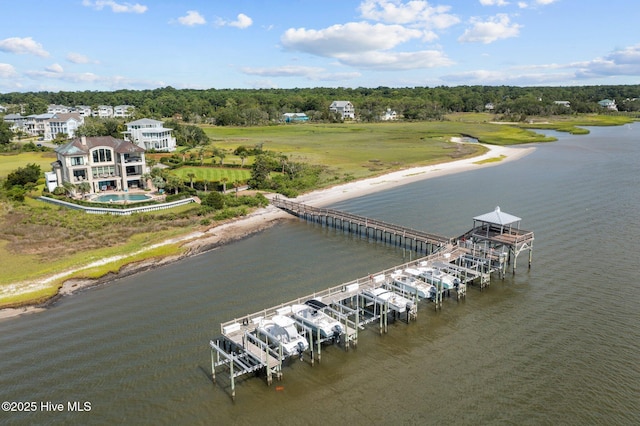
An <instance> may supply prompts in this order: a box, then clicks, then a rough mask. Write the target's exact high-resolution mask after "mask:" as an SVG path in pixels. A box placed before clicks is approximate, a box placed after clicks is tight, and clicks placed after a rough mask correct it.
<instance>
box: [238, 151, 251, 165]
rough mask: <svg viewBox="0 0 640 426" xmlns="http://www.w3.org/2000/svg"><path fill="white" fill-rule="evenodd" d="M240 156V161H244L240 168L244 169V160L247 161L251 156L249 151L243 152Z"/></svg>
mask: <svg viewBox="0 0 640 426" xmlns="http://www.w3.org/2000/svg"><path fill="white" fill-rule="evenodd" d="M238 156H239V157H240V160H241V161H242V163H241V164H240V168H243V167H244V160H246V159H247V157H248V156H249V154H247V151H242V152H241V153H240V154H238Z"/></svg>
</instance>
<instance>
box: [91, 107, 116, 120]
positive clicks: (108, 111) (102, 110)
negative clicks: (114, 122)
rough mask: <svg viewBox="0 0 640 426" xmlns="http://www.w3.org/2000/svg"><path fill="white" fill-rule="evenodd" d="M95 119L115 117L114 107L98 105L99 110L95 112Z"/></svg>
mask: <svg viewBox="0 0 640 426" xmlns="http://www.w3.org/2000/svg"><path fill="white" fill-rule="evenodd" d="M93 116H94V117H100V118H111V117H113V107H112V106H111V105H98V109H96V110H95V111H93Z"/></svg>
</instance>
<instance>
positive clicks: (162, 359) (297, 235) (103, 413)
mask: <svg viewBox="0 0 640 426" xmlns="http://www.w3.org/2000/svg"><path fill="white" fill-rule="evenodd" d="M497 205H499V206H500V207H501V209H502V211H505V212H508V213H511V214H514V215H516V216H519V217H521V218H523V221H522V228H524V229H528V230H533V231H535V235H536V241H535V243H534V252H533V267H532V269H531V270H528V269H527V268H526V255H523V256H522V257H521V259H519V260H520V261H519V263H518V265H519V269H518V271H517V272H516V274H515V276H511V275H509V276H507V278H506V279H505V280H504V281H501V280H498V279H497V278H496V279H494V280H493V281H492V284H491V286H490V287H489V288H488V289H487V290H486V291H483V292H480V291H478V290H477V289H471V290H470V292H469V293H468V295H467V299H466V301H463V302H460V303H457V302H456V301H455V300H445V306H444V309H443V310H442V311H441V312H437V313H436V312H434V311H432V310H431V309H429V308H427V307H426V306H425V305H421V310H420V312H419V318H418V321H417V322H415V323H412V324H411V325H407V324H405V323H396V324H393V325H392V326H391V327H390V330H389V333H388V334H387V335H384V336H382V337H381V336H379V335H378V334H377V332H376V331H375V330H374V328H371V329H369V330H367V331H364V332H362V333H361V334H360V339H359V345H358V348H357V349H356V350H351V351H349V352H344V351H343V350H342V349H340V348H338V347H329V348H327V349H326V350H324V351H323V357H322V363H321V364H316V365H315V366H314V367H311V366H310V365H309V364H308V363H306V362H299V361H295V362H292V363H291V365H290V366H288V367H287V368H286V369H285V371H284V380H283V381H282V382H280V383H278V385H280V386H282V387H283V388H284V389H283V390H280V391H277V390H276V388H275V386H272V387H267V385H266V384H265V381H264V380H262V379H259V378H247V379H245V380H241V381H240V382H239V383H238V384H237V400H236V402H235V403H233V402H232V401H231V399H230V398H229V395H228V388H226V387H225V383H219V384H217V385H214V384H212V383H211V381H210V380H209V378H208V375H209V374H210V368H211V367H210V365H211V364H210V352H209V350H208V345H207V343H208V340H209V339H210V338H212V337H214V336H217V335H218V334H219V331H220V330H219V325H220V323H221V322H223V321H227V320H229V319H232V318H234V316H239V315H243V314H246V313H250V312H255V311H258V310H260V309H262V308H265V307H269V306H271V305H274V304H277V303H280V302H283V301H286V300H290V299H292V298H294V297H298V296H303V295H306V294H309V293H311V292H313V291H315V290H321V289H324V288H326V287H329V286H333V285H338V284H340V283H342V282H345V281H349V280H351V279H354V278H357V277H360V276H364V275H367V274H368V273H370V272H375V271H378V270H381V269H383V268H387V267H390V266H392V265H395V264H398V263H401V262H402V261H403V256H404V255H405V254H406V253H403V251H402V250H399V249H396V248H393V247H387V246H384V245H380V244H375V243H370V242H367V241H365V240H362V239H359V238H357V237H353V236H348V235H343V234H341V233H339V232H336V231H334V230H331V229H325V228H322V227H320V226H315V225H311V224H307V223H304V222H300V221H298V220H292V221H291V222H287V223H285V224H282V225H279V226H277V227H274V228H272V229H270V230H268V231H266V232H264V233H261V234H259V235H257V236H254V237H251V238H249V239H246V240H243V241H240V242H237V243H234V244H231V245H228V246H226V247H223V248H220V249H218V250H216V251H212V252H210V253H206V254H203V255H201V256H198V257H194V258H191V259H187V260H184V261H182V262H180V263H178V264H174V265H170V266H167V267H163V268H160V269H157V270H154V271H149V272H146V273H143V274H139V275H136V276H134V277H129V278H126V279H121V280H117V281H115V282H113V283H111V284H109V285H105V286H102V287H98V288H93V289H90V290H86V291H83V292H82V293H80V294H76V295H74V296H71V297H67V298H64V299H63V300H62V301H61V302H59V303H58V304H56V305H55V306H54V307H52V308H51V309H49V310H47V311H46V312H43V313H39V314H34V315H28V316H24V317H21V318H15V319H9V320H4V321H1V322H0V396H1V397H0V400H2V401H5V400H7V401H36V402H38V404H40V402H46V401H51V402H53V403H63V404H65V412H62V413H60V412H42V411H40V410H39V412H37V413H30V414H15V413H4V412H3V413H0V423H7V424H34V423H37V424H54V423H55V424H65V423H66V424H114V423H124V424H221V425H225V424H240V425H244V424H246V425H255V424H269V425H270V424H280V425H299V424H323V425H324V424H347V423H350V424H353V425H360V424H367V425H369V424H439V425H441V424H468V425H478V424H518V425H519V424H534V425H538V424H546V425H555V424H575V425H585V424H602V425H612V424H621V425H626V424H629V425H631V424H639V423H640V352H639V350H640V308H639V305H640V289H639V284H638V281H637V271H638V265H640V262H639V260H640V256H639V254H638V253H640V221H639V220H638V212H639V211H640V124H635V125H631V126H621V127H615V128H592V129H591V134H590V135H589V136H568V135H562V136H561V140H560V141H559V142H555V143H551V144H544V145H539V146H538V148H537V150H536V151H535V152H534V153H532V154H530V155H529V156H527V157H525V158H523V159H521V160H518V161H516V162H511V163H507V164H504V165H500V166H497V167H490V168H485V169H482V170H478V171H472V172H466V173H462V174H457V175H453V176H446V177H442V178H438V179H430V180H426V181H424V182H419V183H415V184H411V185H408V186H405V187H402V188H399V189H394V190H392V191H387V192H383V193H379V194H374V195H369V196H367V197H362V198H359V199H353V200H349V201H345V202H341V203H339V204H337V205H334V206H333V207H335V208H339V209H343V210H348V211H351V212H354V213H358V214H363V215H367V216H370V217H375V218H377V219H382V220H386V221H390V222H394V223H398V224H402V225H407V226H410V227H414V228H418V229H424V230H426V231H430V232H435V233H439V234H442V235H448V236H455V235H459V234H461V233H463V232H464V231H466V230H468V229H469V228H470V227H471V226H472V224H473V220H472V218H473V216H476V215H479V214H483V213H487V212H490V211H492V210H493V209H494V208H495V206H497ZM69 401H71V402H73V401H79V402H84V401H88V402H90V403H91V411H90V412H81V413H69V412H67V406H66V404H67V403H68V402H69Z"/></svg>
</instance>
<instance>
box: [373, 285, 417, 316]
mask: <svg viewBox="0 0 640 426" xmlns="http://www.w3.org/2000/svg"><path fill="white" fill-rule="evenodd" d="M362 294H364V295H366V296H369V297H371V298H372V299H373V300H375V301H376V303H380V304H385V303H388V304H389V308H391V309H393V310H394V311H396V312H399V313H402V312H405V311H412V310H413V309H414V304H413V301H411V300H409V299H407V298H406V297H403V296H400V295H399V294H396V293H394V292H393V291H391V290H387V289H386V288H382V287H377V288H374V289H370V290H365V291H363V292H362Z"/></svg>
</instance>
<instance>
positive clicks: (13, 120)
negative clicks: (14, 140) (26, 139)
mask: <svg viewBox="0 0 640 426" xmlns="http://www.w3.org/2000/svg"><path fill="white" fill-rule="evenodd" d="M2 119H3V120H4V121H5V122H7V123H9V127H10V128H11V130H12V131H14V132H16V131H18V130H22V131H25V130H24V126H25V123H26V122H27V117H25V116H24V115H21V114H20V113H18V114H7V115H5V116H4V117H3V118H2Z"/></svg>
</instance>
